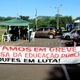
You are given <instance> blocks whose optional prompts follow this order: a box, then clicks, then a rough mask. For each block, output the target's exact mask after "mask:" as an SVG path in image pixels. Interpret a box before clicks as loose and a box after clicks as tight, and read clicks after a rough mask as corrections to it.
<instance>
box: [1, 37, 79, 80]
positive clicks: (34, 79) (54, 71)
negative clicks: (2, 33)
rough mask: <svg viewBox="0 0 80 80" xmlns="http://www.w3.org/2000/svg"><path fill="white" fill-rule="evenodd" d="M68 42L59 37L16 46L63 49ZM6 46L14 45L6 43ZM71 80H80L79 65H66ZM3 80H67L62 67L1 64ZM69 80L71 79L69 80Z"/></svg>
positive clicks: (21, 43)
mask: <svg viewBox="0 0 80 80" xmlns="http://www.w3.org/2000/svg"><path fill="white" fill-rule="evenodd" d="M66 42H67V40H62V39H60V38H59V36H57V37H56V38H55V39H47V38H35V39H34V40H32V41H31V42H29V41H28V40H26V41H23V42H22V41H20V42H19V43H14V44H13V45H14V46H26V47H63V46H65V43H66ZM4 45H12V44H11V43H5V44H4ZM65 67H66V70H67V72H68V77H69V78H70V80H80V78H79V74H80V66H79V65H65ZM0 79H1V80H67V78H66V74H65V72H64V69H63V67H62V65H19V64H0ZM68 80H69V79H68Z"/></svg>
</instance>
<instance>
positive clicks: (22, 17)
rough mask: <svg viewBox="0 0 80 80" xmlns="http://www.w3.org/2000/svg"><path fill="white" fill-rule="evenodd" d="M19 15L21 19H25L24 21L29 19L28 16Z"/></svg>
mask: <svg viewBox="0 0 80 80" xmlns="http://www.w3.org/2000/svg"><path fill="white" fill-rule="evenodd" d="M19 17H20V18H21V19H23V20H26V21H28V20H29V16H22V15H20V16H19Z"/></svg>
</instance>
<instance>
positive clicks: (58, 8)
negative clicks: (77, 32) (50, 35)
mask: <svg viewBox="0 0 80 80" xmlns="http://www.w3.org/2000/svg"><path fill="white" fill-rule="evenodd" d="M60 6H61V5H60V4H59V0H58V2H57V7H56V9H57V15H56V17H57V21H56V23H57V29H59V22H60V21H59V16H60Z"/></svg>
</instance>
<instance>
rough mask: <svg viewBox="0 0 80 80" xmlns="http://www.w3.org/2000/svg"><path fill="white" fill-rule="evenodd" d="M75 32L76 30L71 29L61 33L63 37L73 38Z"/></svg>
mask: <svg viewBox="0 0 80 80" xmlns="http://www.w3.org/2000/svg"><path fill="white" fill-rule="evenodd" d="M75 32H76V30H72V31H71V32H67V33H63V34H62V38H63V39H73V37H74V34H75Z"/></svg>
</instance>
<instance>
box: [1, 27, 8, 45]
mask: <svg viewBox="0 0 80 80" xmlns="http://www.w3.org/2000/svg"><path fill="white" fill-rule="evenodd" d="M5 30H7V29H6V27H1V26H0V44H1V40H2V34H4V32H5Z"/></svg>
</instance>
